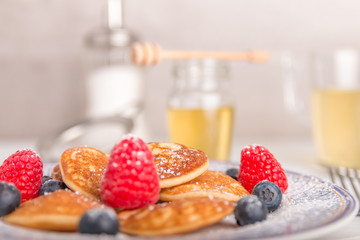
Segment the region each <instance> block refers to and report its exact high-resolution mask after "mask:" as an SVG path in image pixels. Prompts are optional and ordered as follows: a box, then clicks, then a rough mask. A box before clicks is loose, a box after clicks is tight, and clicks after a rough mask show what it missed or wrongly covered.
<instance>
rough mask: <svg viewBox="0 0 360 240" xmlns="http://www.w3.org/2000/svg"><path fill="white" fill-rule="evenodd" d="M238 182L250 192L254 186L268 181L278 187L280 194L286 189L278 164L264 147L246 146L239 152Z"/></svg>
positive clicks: (283, 175) (282, 171) (283, 173)
mask: <svg viewBox="0 0 360 240" xmlns="http://www.w3.org/2000/svg"><path fill="white" fill-rule="evenodd" d="M238 179H239V182H240V183H241V184H242V185H243V186H244V188H245V189H246V190H248V191H249V192H252V190H253V188H254V186H255V185H256V184H257V183H259V182H260V181H263V180H268V181H270V182H273V183H275V184H276V185H278V186H279V188H280V189H281V191H282V192H285V190H286V189H287V187H288V182H287V178H286V175H285V172H284V170H283V168H282V167H281V165H280V163H279V162H278V161H277V160H276V159H275V157H274V156H273V154H272V153H270V152H269V150H267V149H266V148H265V147H263V146H259V145H250V146H246V147H245V148H243V149H242V150H241V164H240V171H239V177H238Z"/></svg>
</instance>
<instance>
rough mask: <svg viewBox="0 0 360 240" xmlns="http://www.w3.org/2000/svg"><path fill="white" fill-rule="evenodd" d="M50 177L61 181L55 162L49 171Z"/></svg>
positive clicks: (58, 168)
mask: <svg viewBox="0 0 360 240" xmlns="http://www.w3.org/2000/svg"><path fill="white" fill-rule="evenodd" d="M51 178H52V179H54V180H57V181H63V179H62V176H61V171H60V167H59V164H57V165H56V166H55V167H54V168H53V170H52V171H51Z"/></svg>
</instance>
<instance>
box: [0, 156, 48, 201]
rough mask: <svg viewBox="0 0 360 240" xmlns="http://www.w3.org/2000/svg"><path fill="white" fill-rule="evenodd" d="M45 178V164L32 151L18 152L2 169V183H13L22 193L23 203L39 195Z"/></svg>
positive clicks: (0, 168)
mask: <svg viewBox="0 0 360 240" xmlns="http://www.w3.org/2000/svg"><path fill="white" fill-rule="evenodd" d="M42 177H43V163H42V161H41V159H40V157H39V156H38V155H37V154H36V153H35V152H34V151H32V150H30V149H24V150H20V151H17V152H16V153H14V154H12V155H11V156H10V157H8V158H7V159H6V160H5V161H4V162H3V164H2V165H1V167H0V181H4V182H9V183H13V184H14V185H15V186H16V187H17V188H18V189H19V191H20V193H21V202H25V201H27V200H29V199H32V198H35V197H37V196H38V195H39V190H40V187H41V182H42Z"/></svg>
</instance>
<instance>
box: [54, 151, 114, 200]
mask: <svg viewBox="0 0 360 240" xmlns="http://www.w3.org/2000/svg"><path fill="white" fill-rule="evenodd" d="M107 163H108V158H107V155H106V154H105V153H103V152H101V151H100V150H98V149H95V148H90V147H74V148H69V149H67V150H66V151H65V152H64V153H63V154H62V155H61V157H60V161H59V166H60V171H61V176H62V179H63V181H64V182H65V184H66V186H68V187H69V188H70V189H71V190H73V191H78V192H80V193H82V194H84V195H85V196H87V197H90V198H93V199H97V200H100V184H101V178H102V176H103V174H104V172H105V168H106V165H107Z"/></svg>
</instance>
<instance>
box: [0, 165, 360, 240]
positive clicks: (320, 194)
mask: <svg viewBox="0 0 360 240" xmlns="http://www.w3.org/2000/svg"><path fill="white" fill-rule="evenodd" d="M230 167H238V165H234V164H231V163H220V162H215V161H211V162H210V169H213V170H221V171H225V170H226V169H227V168H230ZM286 175H287V177H288V182H289V188H288V189H287V191H286V193H285V194H284V197H283V201H282V204H281V206H280V208H279V209H278V210H276V211H275V212H273V213H271V214H269V215H268V218H267V220H265V221H263V222H260V223H256V224H253V225H248V226H245V227H239V226H237V225H236V223H235V219H234V216H233V215H229V216H228V217H226V218H225V219H223V220H222V221H221V222H220V223H218V224H216V225H213V226H211V227H207V228H204V229H201V230H199V231H196V232H194V233H189V234H185V235H179V236H173V237H163V238H161V239H164V240H177V239H178V240H183V239H184V240H195V239H201V240H202V239H222V240H225V239H253V238H256V239H261V238H273V239H281V238H283V239H304V238H308V237H311V238H314V237H318V236H321V235H323V234H327V233H329V232H330V231H335V230H336V229H338V228H340V227H341V226H343V225H344V224H346V223H347V222H348V221H350V220H351V219H352V218H353V217H354V216H355V215H356V214H357V212H358V209H359V203H358V202H357V201H356V200H355V198H354V197H353V196H352V195H351V194H350V193H348V192H347V191H345V190H344V189H342V188H340V187H338V186H336V185H333V184H331V183H329V182H325V181H323V180H320V179H318V178H315V177H311V176H306V175H302V174H299V173H295V172H290V171H287V172H286ZM30 221H31V220H30ZM0 239H14V240H20V239H21V240H28V239H34V240H35V239H36V240H40V239H44V240H45V239H47V240H60V239H69V240H87V239H122V240H124V239H133V240H139V239H149V238H141V237H135V236H129V235H125V234H118V235H117V236H116V237H112V236H105V235H98V236H94V235H81V234H78V233H58V232H45V231H37V230H31V229H25V228H20V227H15V226H10V225H7V224H4V223H3V222H0ZM150 239H151V238H150Z"/></svg>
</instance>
